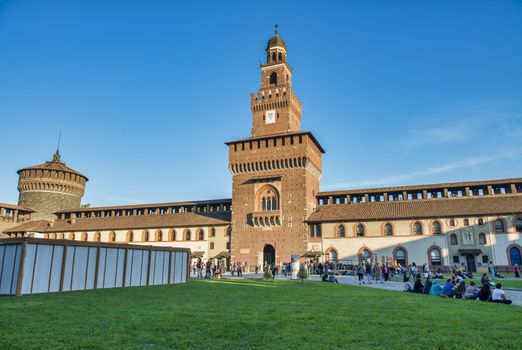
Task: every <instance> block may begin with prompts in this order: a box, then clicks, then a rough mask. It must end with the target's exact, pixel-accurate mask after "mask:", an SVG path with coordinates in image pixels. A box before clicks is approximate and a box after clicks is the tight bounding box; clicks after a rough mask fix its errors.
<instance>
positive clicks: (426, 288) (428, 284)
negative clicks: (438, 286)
mask: <svg viewBox="0 0 522 350" xmlns="http://www.w3.org/2000/svg"><path fill="white" fill-rule="evenodd" d="M432 284H433V283H432V282H431V279H430V278H429V277H428V278H426V282H424V294H430V290H431V286H432Z"/></svg>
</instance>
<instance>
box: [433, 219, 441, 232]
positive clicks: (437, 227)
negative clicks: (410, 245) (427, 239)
mask: <svg viewBox="0 0 522 350" xmlns="http://www.w3.org/2000/svg"><path fill="white" fill-rule="evenodd" d="M441 232H442V230H441V227H440V222H438V221H435V222H434V223H433V224H432V225H431V233H432V234H434V235H440V234H441Z"/></svg>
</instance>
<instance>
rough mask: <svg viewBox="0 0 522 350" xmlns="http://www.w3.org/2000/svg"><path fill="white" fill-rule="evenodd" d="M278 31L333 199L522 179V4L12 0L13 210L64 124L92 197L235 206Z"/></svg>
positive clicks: (2, 139)
mask: <svg viewBox="0 0 522 350" xmlns="http://www.w3.org/2000/svg"><path fill="white" fill-rule="evenodd" d="M276 22H277V23H278V24H279V28H280V34H281V35H282V36H283V37H284V39H285V41H286V43H287V46H288V60H289V62H290V64H291V65H292V67H293V69H294V80H293V87H294V89H295V91H296V93H297V95H298V96H299V97H300V99H301V101H302V103H303V119H302V124H301V125H302V129H303V130H307V131H312V132H313V133H314V134H315V136H316V137H317V139H318V140H319V142H321V144H322V145H323V147H324V148H325V149H326V152H327V153H326V154H325V156H324V158H323V177H322V179H321V189H322V190H333V189H344V188H353V187H373V186H388V185H401V184H419V183H434V182H451V181H464V180H475V179H493V178H503V177H519V176H522V162H521V160H522V148H521V146H522V124H521V122H522V41H521V40H520V38H522V2H521V1H477V0H474V1H458V2H457V1H441V0H438V1H321V2H319V1H263V2H261V3H260V2H253V1H248V2H247V1H229V2H224V1H222V2H218V1H190V2H176V1H54V0H47V1H24V0H18V1H2V0H0V130H1V132H0V147H1V149H2V162H1V167H0V185H1V187H0V188H1V191H0V201H1V202H10V203H16V201H17V196H18V193H17V190H16V184H17V174H16V170H17V169H19V168H22V167H25V166H30V165H35V164H39V163H42V162H44V161H45V160H49V159H50V158H51V156H52V153H53V152H54V150H55V148H56V140H57V135H58V130H59V128H62V129H63V135H62V150H61V153H62V159H63V160H64V161H65V162H66V163H67V165H69V166H71V167H72V168H74V169H76V170H78V171H80V172H82V173H84V174H86V175H87V176H88V177H89V178H90V181H89V183H88V185H87V190H86V195H85V197H84V200H83V202H86V203H91V204H93V205H112V204H115V205H116V204H133V203H143V202H164V201H177V200H192V199H211V198H225V197H230V196H231V175H230V173H229V171H228V169H227V157H228V153H227V148H226V146H225V145H224V144H223V143H224V142H225V141H229V140H233V139H237V138H243V137H247V136H249V134H250V128H251V120H250V118H251V114H250V106H249V94H250V93H251V92H255V91H256V90H257V89H258V87H259V80H260V71H259V66H258V64H259V60H262V59H263V58H264V48H265V45H266V41H267V40H268V38H269V37H270V36H271V35H272V33H273V25H274V23H276Z"/></svg>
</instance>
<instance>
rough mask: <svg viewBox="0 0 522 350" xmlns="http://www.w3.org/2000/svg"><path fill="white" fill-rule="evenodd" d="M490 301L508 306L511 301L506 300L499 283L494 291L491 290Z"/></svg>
mask: <svg viewBox="0 0 522 350" xmlns="http://www.w3.org/2000/svg"><path fill="white" fill-rule="evenodd" d="M491 301H493V302H495V303H502V304H508V305H509V304H511V303H512V301H511V300H509V299H508V298H507V296H506V293H504V290H502V284H500V283H497V284H496V285H495V289H493V292H492V293H491Z"/></svg>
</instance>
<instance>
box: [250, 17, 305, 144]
mask: <svg viewBox="0 0 522 350" xmlns="http://www.w3.org/2000/svg"><path fill="white" fill-rule="evenodd" d="M250 107H251V110H252V137H256V136H264V135H274V134H282V133H286V132H297V131H299V130H300V127H301V113H302V112H301V102H300V101H299V99H298V98H297V96H296V95H295V94H294V92H293V90H292V68H291V67H290V65H289V64H288V62H287V60H286V44H285V42H284V40H283V38H282V37H281V36H280V35H279V34H278V31H277V25H276V27H275V33H274V35H273V36H272V37H271V38H270V39H269V40H268V43H267V46H266V63H264V64H261V86H260V88H259V90H258V91H257V92H256V93H253V94H251V95H250Z"/></svg>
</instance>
